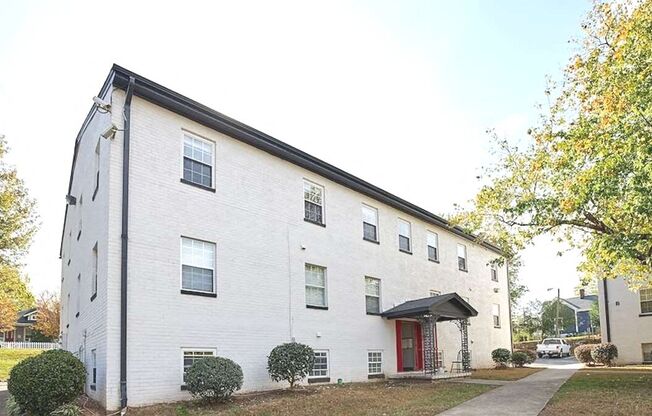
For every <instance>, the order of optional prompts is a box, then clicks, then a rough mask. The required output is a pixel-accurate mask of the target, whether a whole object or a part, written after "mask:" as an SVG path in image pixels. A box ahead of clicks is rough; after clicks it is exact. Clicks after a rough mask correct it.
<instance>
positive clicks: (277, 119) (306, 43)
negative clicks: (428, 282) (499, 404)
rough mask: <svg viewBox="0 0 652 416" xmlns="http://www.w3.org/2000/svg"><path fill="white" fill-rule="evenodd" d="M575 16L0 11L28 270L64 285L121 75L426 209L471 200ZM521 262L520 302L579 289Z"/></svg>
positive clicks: (535, 6) (61, 7)
mask: <svg viewBox="0 0 652 416" xmlns="http://www.w3.org/2000/svg"><path fill="white" fill-rule="evenodd" d="M589 7H590V3H589V2H584V1H527V2H525V1H454V2H451V1H448V2H443V1H401V2H398V1H393V2H391V1H356V2H342V1H332V2H323V3H315V2H310V3H309V2H300V1H295V2H290V1H287V2H286V1H281V2H263V1H260V2H255V1H242V2H199V1H194V0H188V1H184V2H182V3H179V2H161V1H158V2H128V1H122V0H118V1H114V2H110V3H106V2H105V3H99V2H98V3H95V2H81V1H80V2H69V1H60V2H38V1H36V2H13V1H7V0H0V75H1V76H0V134H5V135H6V136H7V138H8V140H9V143H10V145H11V147H12V153H11V155H10V161H11V162H12V163H13V164H15V165H16V166H17V168H18V169H19V172H20V174H21V176H22V177H23V178H24V179H25V181H26V183H27V185H28V186H29V188H30V191H31V193H32V195H34V197H35V198H36V199H37V200H38V203H39V213H40V215H41V222H42V227H41V231H40V232H39V234H38V235H37V237H36V240H35V244H34V246H33V249H32V251H31V253H30V255H29V256H28V257H27V258H26V263H27V271H28V273H29V275H30V278H31V285H32V287H33V289H34V290H36V291H41V290H44V289H49V290H56V289H57V288H58V285H59V273H60V272H59V270H60V269H59V268H60V265H59V261H58V244H59V236H60V230H61V224H62V220H63V209H64V200H63V196H64V195H65V193H66V189H67V181H68V173H69V166H70V159H71V156H72V146H73V140H74V137H75V134H76V132H77V130H78V128H79V126H80V124H81V122H82V120H83V118H84V116H85V114H86V112H87V111H88V109H89V108H90V105H91V97H92V96H93V95H95V94H96V93H97V91H98V90H99V88H100V86H101V83H102V81H103V80H104V77H105V76H106V74H107V73H108V71H109V68H110V65H111V64H112V63H113V62H115V63H118V64H120V65H123V66H125V67H127V68H129V69H131V70H133V71H135V72H138V73H140V74H141V75H143V76H146V77H148V78H151V79H153V80H154V81H157V82H159V83H162V84H164V85H166V86H167V87H169V88H172V89H174V90H177V91H179V92H181V93H183V94H185V95H188V96H190V97H192V98H194V99H196V100H198V101H200V102H202V103H204V104H206V105H208V106H210V107H212V108H215V109H216V110H218V111H221V112H223V113H225V114H227V115H230V116H232V117H234V118H236V119H239V120H241V121H243V122H245V123H247V124H250V125H252V126H254V127H256V128H258V129H260V130H263V131H265V132H267V133H269V134H272V135H274V136H275V137H277V138H279V139H281V140H283V141H286V142H288V143H290V144H292V145H294V146H297V147H299V148H301V149H303V150H305V151H307V152H309V153H312V154H313V155H315V156H317V157H319V158H321V159H324V160H326V161H328V162H330V163H332V164H334V165H336V166H338V167H341V168H343V169H345V170H348V171H350V172H352V173H354V174H356V175H358V176H360V177H362V178H364V179H366V180H368V181H370V182H372V183H374V184H376V185H379V186H381V187H383V188H385V189H387V190H388V191H390V192H393V193H395V194H397V195H399V196H401V197H404V198H406V199H408V200H410V201H412V202H414V203H416V204H419V205H421V206H423V207H424V208H427V209H429V210H431V211H434V212H437V213H440V214H446V213H450V212H451V211H452V209H453V204H454V203H463V202H465V201H467V200H469V199H470V198H472V197H473V195H474V193H475V192H476V191H477V188H478V182H477V180H476V179H475V177H476V176H477V175H478V174H479V173H480V171H481V167H482V166H483V165H487V164H488V163H491V160H492V159H491V155H490V153H489V146H488V137H489V136H488V135H487V134H486V133H485V130H486V129H488V128H495V129H496V130H497V131H498V132H499V133H500V134H503V135H505V136H506V137H508V138H510V139H511V140H520V139H522V138H523V136H524V133H525V131H526V130H527V128H528V127H529V126H530V125H532V124H533V123H534V122H536V116H537V110H536V109H535V105H536V104H537V103H539V102H541V101H542V100H543V99H544V95H543V90H544V88H545V77H546V75H551V76H552V77H553V78H559V77H560V74H561V71H562V69H563V66H564V65H565V63H566V62H567V60H568V59H569V58H570V57H571V55H572V52H573V46H572V45H571V44H569V43H568V41H569V40H570V39H572V38H574V37H578V36H580V35H581V33H580V23H581V21H582V18H583V16H584V15H585V13H586V12H587V11H588V9H589ZM559 249H560V248H559V247H558V246H557V245H555V244H552V243H550V242H548V241H546V239H542V240H540V241H537V244H536V246H535V247H533V248H531V249H528V250H527V251H526V252H525V253H524V258H525V260H526V267H525V268H524V269H523V272H522V278H523V280H524V281H525V282H526V283H527V284H528V285H529V286H530V288H531V293H530V295H529V297H530V298H545V297H547V296H550V294H549V293H548V292H546V290H545V289H546V288H547V287H549V286H551V285H554V286H555V287H561V288H562V295H563V296H564V295H565V296H570V295H571V294H572V289H573V287H574V286H575V285H576V284H577V274H576V272H575V264H576V262H577V255H576V254H574V253H570V254H569V255H566V256H564V257H563V258H558V257H556V256H555V254H556V252H557V251H558V250H559Z"/></svg>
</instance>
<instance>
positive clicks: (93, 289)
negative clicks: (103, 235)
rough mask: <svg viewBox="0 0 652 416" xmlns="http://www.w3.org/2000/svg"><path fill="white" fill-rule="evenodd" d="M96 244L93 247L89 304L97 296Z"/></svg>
mask: <svg viewBox="0 0 652 416" xmlns="http://www.w3.org/2000/svg"><path fill="white" fill-rule="evenodd" d="M97 269H98V267H97V243H95V246H93V276H92V279H93V280H92V282H91V292H92V293H91V302H92V301H93V300H94V299H95V297H96V296H97Z"/></svg>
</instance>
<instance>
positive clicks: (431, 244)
mask: <svg viewBox="0 0 652 416" xmlns="http://www.w3.org/2000/svg"><path fill="white" fill-rule="evenodd" d="M426 238H427V240H428V260H430V261H439V236H438V235H437V233H433V232H432V231H428V233H427V237H426Z"/></svg>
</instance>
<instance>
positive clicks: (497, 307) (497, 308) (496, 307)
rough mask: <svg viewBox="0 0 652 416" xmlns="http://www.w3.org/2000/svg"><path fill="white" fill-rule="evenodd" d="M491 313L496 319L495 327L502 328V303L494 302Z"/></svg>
mask: <svg viewBox="0 0 652 416" xmlns="http://www.w3.org/2000/svg"><path fill="white" fill-rule="evenodd" d="M491 314H492V315H493V319H494V328H500V305H499V304H497V303H494V304H493V305H491Z"/></svg>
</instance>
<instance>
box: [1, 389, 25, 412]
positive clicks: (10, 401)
mask: <svg viewBox="0 0 652 416" xmlns="http://www.w3.org/2000/svg"><path fill="white" fill-rule="evenodd" d="M7 396H8V397H7V402H6V403H5V412H6V413H7V416H23V411H22V410H20V406H18V403H16V399H14V396H12V395H11V394H8V395H7Z"/></svg>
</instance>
